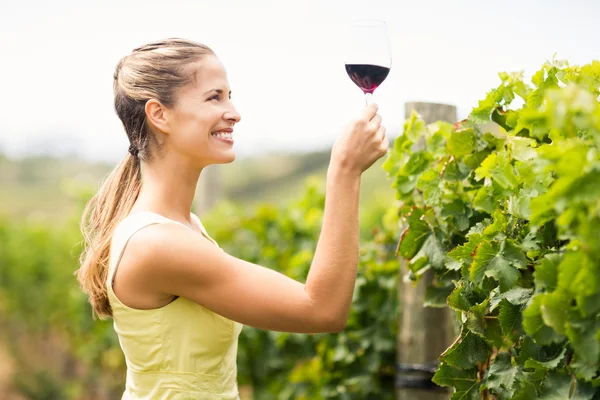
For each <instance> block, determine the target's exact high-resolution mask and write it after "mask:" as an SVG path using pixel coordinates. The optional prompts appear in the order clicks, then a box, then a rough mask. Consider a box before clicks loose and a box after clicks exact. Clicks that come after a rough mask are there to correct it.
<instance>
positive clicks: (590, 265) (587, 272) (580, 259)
mask: <svg viewBox="0 0 600 400" xmlns="http://www.w3.org/2000/svg"><path fill="white" fill-rule="evenodd" d="M558 287H559V288H564V289H567V290H568V291H569V292H570V293H572V294H573V295H574V297H575V299H576V300H577V304H578V306H579V308H580V310H581V311H582V312H583V314H584V315H591V314H595V313H597V312H598V311H600V304H598V302H594V301H586V300H587V299H588V298H592V299H596V298H597V296H598V294H599V292H600V263H597V262H594V261H592V260H591V259H590V257H588V256H587V255H586V254H585V253H583V252H569V253H567V254H566V255H565V256H564V258H563V260H562V262H561V263H560V264H559V266H558Z"/></svg>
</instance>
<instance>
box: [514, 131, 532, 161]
mask: <svg viewBox="0 0 600 400" xmlns="http://www.w3.org/2000/svg"><path fill="white" fill-rule="evenodd" d="M509 143H510V148H511V156H512V158H514V159H515V160H518V161H529V160H531V159H533V158H535V157H537V155H538V154H537V151H536V150H535V146H536V141H535V140H533V139H529V138H524V137H519V136H513V137H511V138H510V139H509Z"/></svg>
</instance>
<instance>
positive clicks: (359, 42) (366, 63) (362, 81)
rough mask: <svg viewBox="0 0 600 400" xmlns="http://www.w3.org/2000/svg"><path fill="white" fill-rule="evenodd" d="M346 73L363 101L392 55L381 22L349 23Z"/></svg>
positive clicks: (387, 68) (381, 77) (384, 72)
mask: <svg viewBox="0 0 600 400" xmlns="http://www.w3.org/2000/svg"><path fill="white" fill-rule="evenodd" d="M348 38H349V39H348V47H347V50H346V59H345V65H346V72H347V73H348V76H349V77H350V79H351V80H352V82H354V83H355V84H356V86H358V87H359V88H360V89H361V90H362V91H363V93H364V94H365V101H366V102H367V103H368V98H369V97H370V95H372V94H373V92H374V91H375V89H377V88H378V87H379V86H380V85H381V84H382V83H383V81H384V80H385V78H387V76H388V74H389V72H390V68H391V66H392V54H391V50H390V41H389V36H388V30H387V24H386V23H385V21H377V20H360V21H353V22H352V23H351V24H350V34H349V36H348Z"/></svg>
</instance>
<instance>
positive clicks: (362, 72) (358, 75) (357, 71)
mask: <svg viewBox="0 0 600 400" xmlns="http://www.w3.org/2000/svg"><path fill="white" fill-rule="evenodd" d="M346 72H347V73H348V76H349V77H350V79H352V82H354V83H356V86H358V87H359V88H361V89H362V91H363V92H365V94H366V93H371V94H373V92H374V91H375V89H377V87H378V86H379V85H381V83H382V82H383V81H384V80H385V78H387V76H388V74H389V73H390V69H389V68H386V67H381V66H379V65H371V64H346Z"/></svg>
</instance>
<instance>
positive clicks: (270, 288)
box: [122, 105, 389, 333]
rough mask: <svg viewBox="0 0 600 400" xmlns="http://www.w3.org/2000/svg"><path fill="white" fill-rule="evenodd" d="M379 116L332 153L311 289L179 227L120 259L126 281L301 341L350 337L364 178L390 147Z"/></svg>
mask: <svg viewBox="0 0 600 400" xmlns="http://www.w3.org/2000/svg"><path fill="white" fill-rule="evenodd" d="M376 110H377V108H376V106H374V105H371V106H368V107H366V108H365V109H364V111H363V114H362V115H361V117H360V118H359V119H358V120H357V121H354V122H352V123H351V124H349V125H348V127H347V129H346V130H345V131H344V133H343V135H342V136H341V137H340V138H339V139H338V141H337V142H336V144H335V145H334V147H333V150H332V155H331V161H330V166H329V169H328V173H327V187H326V200H325V210H324V217H323V227H322V231H321V234H320V237H319V241H318V245H317V248H316V252H315V257H314V259H313V262H312V264H311V268H310V271H309V274H308V277H307V280H306V284H302V283H300V282H297V281H295V280H293V279H291V278H289V277H286V276H284V275H283V274H281V273H278V272H276V271H273V270H271V269H268V268H264V267H261V266H259V265H256V264H252V263H249V262H246V261H243V260H240V259H237V258H235V257H233V256H231V255H229V254H227V253H226V252H224V251H222V250H221V249H219V248H217V247H216V246H214V245H213V244H212V243H210V242H209V241H208V240H206V239H205V238H204V237H202V236H201V235H200V234H198V233H196V232H194V231H192V230H190V229H186V228H185V227H182V226H180V225H177V224H160V225H151V226H149V227H146V228H144V229H142V230H140V231H139V232H137V233H136V234H135V235H134V236H133V237H132V239H131V240H130V242H129V244H128V246H127V248H126V250H125V254H124V256H123V259H122V263H126V264H127V270H128V272H127V273H128V274H131V275H130V276H135V282H136V285H140V286H139V287H143V288H144V290H147V291H150V292H153V293H159V294H168V295H176V296H182V297H185V298H188V299H190V300H192V301H194V302H196V303H198V304H200V305H202V306H204V307H206V308H208V309H210V310H212V311H214V312H216V313H218V314H220V315H222V316H224V317H227V318H230V319H232V320H235V321H238V322H240V323H243V324H245V325H249V326H254V327H257V328H261V329H269V330H277V331H286V332H299V333H316V332H337V331H340V330H342V329H344V327H345V325H346V321H347V319H348V313H349V310H350V304H351V301H352V293H353V290H354V283H355V279H356V270H357V264H358V244H359V243H358V203H359V189H360V177H361V174H362V172H363V171H365V170H366V169H367V168H369V167H370V166H371V165H372V164H373V163H374V162H375V161H376V160H377V159H379V158H380V157H382V156H383V155H384V154H385V152H386V150H387V148H388V145H389V144H388V140H387V137H386V136H385V129H384V128H383V127H382V126H380V123H381V117H380V116H379V115H377V114H376ZM224 223H227V222H226V221H224Z"/></svg>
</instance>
